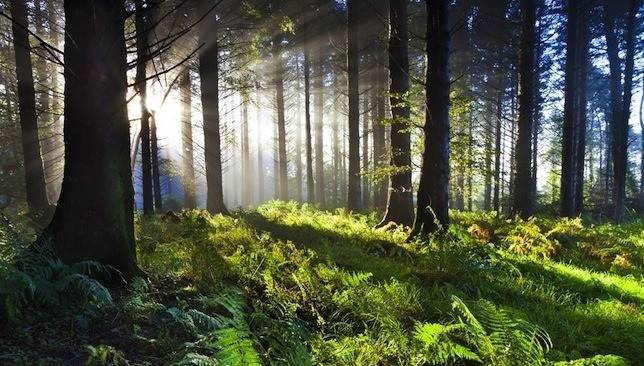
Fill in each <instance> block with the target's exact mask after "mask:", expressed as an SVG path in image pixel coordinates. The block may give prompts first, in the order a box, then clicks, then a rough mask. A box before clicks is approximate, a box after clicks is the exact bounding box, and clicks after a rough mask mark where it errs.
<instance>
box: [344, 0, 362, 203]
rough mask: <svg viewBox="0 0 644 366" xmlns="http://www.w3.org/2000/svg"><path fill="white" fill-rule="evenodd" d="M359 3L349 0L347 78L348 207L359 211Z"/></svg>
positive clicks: (355, 0) (360, 196)
mask: <svg viewBox="0 0 644 366" xmlns="http://www.w3.org/2000/svg"><path fill="white" fill-rule="evenodd" d="M358 11H359V5H358V1H357V0H347V70H348V75H347V80H348V89H349V189H348V192H347V208H348V209H349V210H350V211H359V210H361V208H362V205H361V204H360V200H361V198H362V195H361V193H360V188H361V187H360V89H359V85H358V79H359V77H360V70H359V57H358V22H359V19H358V17H359V14H358Z"/></svg>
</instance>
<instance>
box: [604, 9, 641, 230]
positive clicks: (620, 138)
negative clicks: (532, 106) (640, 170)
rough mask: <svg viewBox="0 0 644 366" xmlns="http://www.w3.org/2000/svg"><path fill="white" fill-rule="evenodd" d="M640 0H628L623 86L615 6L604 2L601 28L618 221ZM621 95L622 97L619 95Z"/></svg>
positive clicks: (623, 191)
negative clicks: (602, 31) (606, 73)
mask: <svg viewBox="0 0 644 366" xmlns="http://www.w3.org/2000/svg"><path fill="white" fill-rule="evenodd" d="M639 4H640V0H630V1H629V9H628V15H627V19H626V32H625V38H626V56H625V66H624V84H623V86H622V83H621V79H622V73H621V62H620V58H619V43H618V40H617V35H616V30H615V27H616V26H615V18H616V14H615V13H616V9H615V3H612V2H609V1H608V0H605V1H604V23H605V24H604V28H605V33H606V34H605V36H606V48H607V54H608V64H609V70H610V105H611V135H612V148H611V150H612V151H611V153H612V159H613V162H612V163H613V200H614V202H613V204H614V218H615V221H616V222H621V221H622V220H623V217H624V210H625V201H626V170H627V164H628V155H627V154H628V151H627V146H628V120H629V118H630V104H631V97H632V87H633V68H634V56H635V37H636V27H635V22H636V18H637V10H638V9H639ZM622 93H623V95H622Z"/></svg>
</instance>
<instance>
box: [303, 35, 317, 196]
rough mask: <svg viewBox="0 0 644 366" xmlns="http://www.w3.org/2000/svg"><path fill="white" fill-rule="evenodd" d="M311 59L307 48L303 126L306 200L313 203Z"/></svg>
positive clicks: (305, 56) (305, 52) (305, 54)
mask: <svg viewBox="0 0 644 366" xmlns="http://www.w3.org/2000/svg"><path fill="white" fill-rule="evenodd" d="M310 60H311V57H310V52H309V49H308V46H307V47H306V48H305V49H304V124H305V129H306V196H307V197H306V198H307V201H308V202H309V203H313V202H315V183H314V182H313V145H312V141H311V62H310Z"/></svg>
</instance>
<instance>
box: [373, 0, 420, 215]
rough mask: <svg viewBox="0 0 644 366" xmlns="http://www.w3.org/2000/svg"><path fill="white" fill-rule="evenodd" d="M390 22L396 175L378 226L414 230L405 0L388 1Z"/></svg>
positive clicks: (392, 177) (392, 141)
mask: <svg viewBox="0 0 644 366" xmlns="http://www.w3.org/2000/svg"><path fill="white" fill-rule="evenodd" d="M389 22H390V23H391V26H390V34H389V75H390V79H391V83H390V85H389V103H390V105H391V114H392V124H391V132H390V143H391V162H390V164H391V166H392V167H394V169H395V170H396V172H395V174H392V175H391V176H390V177H389V192H388V193H389V194H388V197H387V210H386V212H385V216H384V218H383V219H382V221H381V222H380V224H379V225H385V224H387V223H389V222H395V223H397V224H400V225H405V226H411V225H412V224H413V221H414V207H413V197H412V190H411V135H410V133H409V129H408V127H409V125H408V124H409V118H410V107H409V103H408V101H407V100H406V97H407V94H408V93H409V59H408V44H407V42H408V38H409V37H408V34H407V3H406V2H405V1H404V0H390V1H389ZM428 31H429V29H428ZM428 75H429V74H428Z"/></svg>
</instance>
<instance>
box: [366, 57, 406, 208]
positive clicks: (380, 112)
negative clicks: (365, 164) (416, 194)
mask: <svg viewBox="0 0 644 366" xmlns="http://www.w3.org/2000/svg"><path fill="white" fill-rule="evenodd" d="M382 53H383V52H382V51H381V50H380V49H378V54H377V57H376V60H377V61H376V62H377V69H376V87H375V88H374V89H373V92H372V95H371V100H372V101H373V103H374V104H375V106H376V107H375V108H376V109H375V113H374V117H373V118H372V121H373V122H372V126H373V127H372V131H373V132H372V135H373V156H374V159H373V160H374V166H375V168H376V169H383V168H385V167H386V166H387V161H386V160H385V154H386V145H385V134H386V128H385V125H384V119H385V101H384V98H385V92H384V82H383V81H384V77H383V76H384V74H385V73H386V69H385V67H384V65H383V60H382V58H383V57H382ZM388 187H389V182H388V181H387V180H385V179H380V180H379V181H378V182H377V183H376V184H375V187H374V197H373V200H374V207H375V208H376V209H377V210H385V208H386V207H387V196H388V194H387V189H388ZM410 194H411V193H410Z"/></svg>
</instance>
